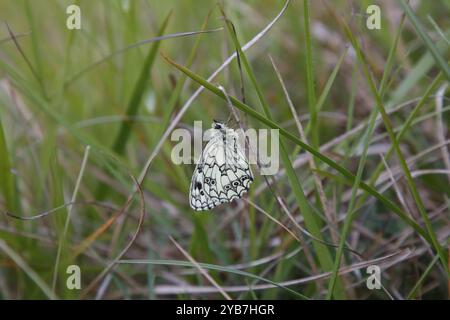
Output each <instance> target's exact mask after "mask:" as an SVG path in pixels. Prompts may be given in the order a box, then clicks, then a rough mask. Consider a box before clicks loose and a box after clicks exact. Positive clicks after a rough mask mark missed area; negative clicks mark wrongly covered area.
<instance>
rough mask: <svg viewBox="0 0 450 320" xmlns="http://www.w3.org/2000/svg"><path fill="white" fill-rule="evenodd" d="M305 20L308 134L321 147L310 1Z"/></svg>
mask: <svg viewBox="0 0 450 320" xmlns="http://www.w3.org/2000/svg"><path fill="white" fill-rule="evenodd" d="M303 20H304V28H305V49H306V50H305V52H306V90H307V93H308V105H309V114H310V116H311V118H310V120H309V122H308V126H307V127H306V134H308V132H309V131H310V130H311V143H312V146H313V147H316V148H317V146H318V145H319V128H318V125H317V112H318V109H317V106H316V92H315V85H314V65H313V53H312V43H311V31H310V16H309V0H303Z"/></svg>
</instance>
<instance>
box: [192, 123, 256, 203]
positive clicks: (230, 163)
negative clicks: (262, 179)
mask: <svg viewBox="0 0 450 320" xmlns="http://www.w3.org/2000/svg"><path fill="white" fill-rule="evenodd" d="M213 129H215V130H217V131H216V132H215V133H214V134H213V137H212V138H211V140H210V141H209V142H208V143H207V145H206V147H205V149H204V150H203V153H202V156H201V158H200V160H199V162H198V164H197V166H196V168H195V170H194V173H193V176H192V181H191V187H190V192H189V203H190V205H191V207H192V209H194V210H198V211H200V210H210V209H212V208H214V207H215V206H217V205H219V204H221V203H226V202H231V201H233V200H234V199H239V198H241V197H242V195H243V194H244V193H245V192H247V191H248V189H249V187H250V184H251V182H252V181H253V174H252V171H251V169H250V166H249V164H248V161H247V159H246V157H245V155H244V152H243V150H242V148H241V146H240V145H239V142H238V141H237V134H236V133H235V132H234V130H232V129H229V128H227V127H225V126H224V125H223V124H221V123H217V122H216V123H214V124H213Z"/></svg>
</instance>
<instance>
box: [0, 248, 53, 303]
mask: <svg viewBox="0 0 450 320" xmlns="http://www.w3.org/2000/svg"><path fill="white" fill-rule="evenodd" d="M0 250H2V251H3V252H4V253H5V254H6V255H7V256H9V257H10V258H11V259H12V260H13V261H14V262H15V263H16V264H17V265H18V266H19V267H20V268H21V269H22V270H23V271H24V272H25V274H26V275H27V276H28V277H30V279H31V280H33V282H34V283H35V284H36V285H37V286H38V287H39V288H40V289H41V290H42V292H43V293H44V294H45V295H46V296H47V298H49V299H52V300H55V299H58V297H57V296H56V295H55V294H54V293H53V292H52V290H51V289H50V287H49V286H48V285H47V284H46V283H45V281H44V280H42V278H41V277H40V276H39V275H38V274H37V273H36V271H34V270H33V269H32V268H31V267H30V266H29V265H28V264H27V263H26V262H25V261H24V260H23V259H22V257H21V256H20V255H19V254H18V253H17V252H16V251H14V249H12V248H11V247H10V246H9V245H8V244H7V243H6V242H5V241H4V240H2V239H0Z"/></svg>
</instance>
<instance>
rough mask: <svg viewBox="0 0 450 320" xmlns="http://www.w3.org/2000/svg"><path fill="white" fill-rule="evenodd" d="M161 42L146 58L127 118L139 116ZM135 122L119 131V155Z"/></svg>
mask: <svg viewBox="0 0 450 320" xmlns="http://www.w3.org/2000/svg"><path fill="white" fill-rule="evenodd" d="M171 14H172V11H170V12H169V13H168V14H167V16H166V18H165V19H164V21H163V23H162V24H161V27H160V29H159V31H158V36H161V35H162V34H163V33H164V31H165V30H166V28H167V25H168V23H169V20H170V16H171ZM160 44H161V41H157V42H155V43H154V44H153V45H152V47H151V48H150V50H149V51H148V54H147V57H146V58H145V62H144V65H143V66H142V70H141V74H140V75H139V78H138V79H137V81H136V84H135V86H134V89H133V93H132V95H131V99H130V102H129V103H128V108H127V111H126V113H125V114H126V116H127V117H133V116H135V115H136V114H137V112H138V110H139V107H140V105H141V101H142V97H143V96H144V92H145V89H146V88H147V85H148V83H149V81H150V70H151V68H152V66H153V63H154V62H155V58H156V53H157V52H158V49H159V45H160ZM132 125H133V122H130V121H124V122H122V125H121V127H120V129H119V133H118V135H117V137H116V139H115V142H114V145H113V150H114V152H116V153H117V154H123V152H124V151H125V146H126V144H127V141H128V138H129V136H130V133H131V128H132Z"/></svg>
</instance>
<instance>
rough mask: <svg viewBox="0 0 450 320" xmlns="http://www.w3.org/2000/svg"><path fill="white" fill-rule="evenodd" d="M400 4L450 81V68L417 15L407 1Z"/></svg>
mask: <svg viewBox="0 0 450 320" xmlns="http://www.w3.org/2000/svg"><path fill="white" fill-rule="evenodd" d="M399 3H400V5H401V7H402V8H403V11H405V13H406V15H407V16H408V19H409V20H410V21H411V23H412V25H413V26H414V29H415V30H416V32H417V34H418V35H419V36H420V38H422V41H423V42H424V43H425V46H426V47H427V49H428V50H429V51H430V53H431V54H432V55H433V58H434V60H435V61H436V64H437V65H438V67H439V68H441V70H442V72H443V73H444V75H445V77H446V78H447V80H448V81H450V66H449V65H448V63H447V62H446V61H445V59H444V58H443V57H442V55H441V54H440V53H439V50H438V48H436V46H435V44H434V43H433V41H432V40H431V39H430V37H429V36H428V34H427V32H426V31H425V28H424V27H423V25H422V23H421V22H420V21H419V19H418V18H417V16H416V14H415V13H414V11H413V10H412V9H411V7H410V6H409V5H408V4H406V2H405V0H399Z"/></svg>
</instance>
